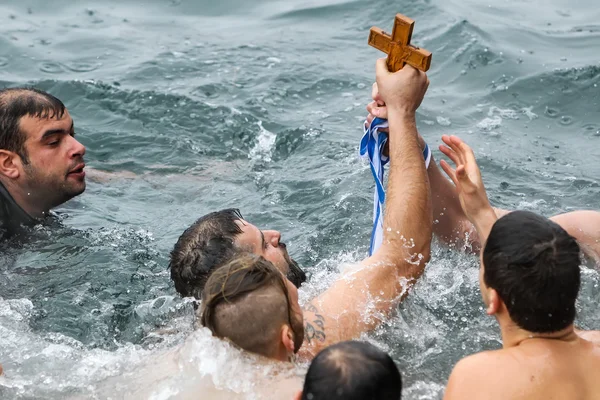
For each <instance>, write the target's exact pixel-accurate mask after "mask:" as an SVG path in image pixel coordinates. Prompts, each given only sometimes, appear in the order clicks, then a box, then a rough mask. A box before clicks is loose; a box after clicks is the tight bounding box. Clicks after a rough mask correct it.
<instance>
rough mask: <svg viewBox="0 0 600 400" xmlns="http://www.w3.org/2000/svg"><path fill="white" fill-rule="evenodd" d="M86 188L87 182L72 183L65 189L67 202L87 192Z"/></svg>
mask: <svg viewBox="0 0 600 400" xmlns="http://www.w3.org/2000/svg"><path fill="white" fill-rule="evenodd" d="M85 188H86V184H85V180H82V181H78V182H70V184H69V185H68V186H67V187H66V188H65V189H66V190H65V198H66V200H65V201H68V200H71V199H72V198H73V197H76V196H79V195H80V194H82V193H83V192H85Z"/></svg>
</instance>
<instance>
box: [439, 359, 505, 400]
mask: <svg viewBox="0 0 600 400" xmlns="http://www.w3.org/2000/svg"><path fill="white" fill-rule="evenodd" d="M512 360H513V359H512V357H510V356H508V355H507V354H506V353H505V352H504V351H501V350H495V351H484V352H481V353H477V354H474V355H471V356H468V357H465V358H463V359H462V360H460V361H459V362H458V363H457V364H456V365H455V366H454V369H453V370H452V373H451V374H450V378H449V379H448V386H447V387H446V393H445V396H444V400H454V399H466V398H473V394H474V393H486V392H487V393H489V392H490V389H491V388H493V386H494V384H495V380H496V379H495V378H496V377H497V375H498V374H496V373H492V372H493V371H506V372H507V373H508V371H510V370H511V368H512V366H511V364H512V362H513V361H512Z"/></svg>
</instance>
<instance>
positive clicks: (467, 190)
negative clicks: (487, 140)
mask: <svg viewBox="0 0 600 400" xmlns="http://www.w3.org/2000/svg"><path fill="white" fill-rule="evenodd" d="M442 141H443V142H444V143H445V144H446V145H445V146H444V145H440V151H441V152H442V153H444V154H445V155H446V156H447V157H448V158H449V159H450V160H452V162H453V163H454V164H455V165H456V168H452V167H451V166H450V164H448V163H447V162H446V161H444V160H442V161H441V162H440V165H441V167H442V169H443V170H444V172H445V173H446V174H447V175H448V176H449V177H450V179H452V182H454V185H455V186H456V191H457V193H458V197H459V200H460V205H461V206H462V209H463V212H464V213H465V215H466V216H467V218H468V219H469V221H471V222H472V223H473V224H474V225H475V226H476V227H477V228H478V231H479V226H481V225H482V223H483V222H484V221H482V218H488V217H490V216H491V215H492V214H493V215H494V222H495V215H496V214H495V212H494V209H493V208H492V206H491V204H490V201H489V199H488V197H487V193H486V191H485V186H484V185H483V180H482V179H481V172H480V171H479V166H478V165H477V161H475V154H474V153H473V150H472V149H471V148H470V147H469V146H468V145H467V144H466V143H465V142H463V141H462V140H461V139H460V138H458V137H457V136H447V135H444V136H442ZM490 211H491V214H490ZM492 224H493V222H492ZM486 225H487V224H486ZM489 229H491V226H489ZM484 233H485V232H480V235H481V234H484ZM485 236H486V237H487V233H485Z"/></svg>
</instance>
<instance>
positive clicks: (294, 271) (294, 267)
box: [283, 245, 306, 288]
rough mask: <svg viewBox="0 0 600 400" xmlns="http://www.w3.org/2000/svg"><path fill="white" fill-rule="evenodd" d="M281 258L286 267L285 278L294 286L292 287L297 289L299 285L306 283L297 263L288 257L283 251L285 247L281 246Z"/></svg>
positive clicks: (303, 273)
mask: <svg viewBox="0 0 600 400" xmlns="http://www.w3.org/2000/svg"><path fill="white" fill-rule="evenodd" d="M283 258H284V259H285V262H286V263H287V265H288V273H287V274H286V277H287V278H288V279H289V280H290V282H292V283H293V284H294V286H296V287H297V288H299V287H300V285H302V284H303V283H304V282H306V273H305V272H304V271H303V270H302V268H300V266H299V265H298V263H297V262H296V261H294V260H293V259H292V258H291V257H290V255H289V254H288V252H287V250H285V245H284V246H283Z"/></svg>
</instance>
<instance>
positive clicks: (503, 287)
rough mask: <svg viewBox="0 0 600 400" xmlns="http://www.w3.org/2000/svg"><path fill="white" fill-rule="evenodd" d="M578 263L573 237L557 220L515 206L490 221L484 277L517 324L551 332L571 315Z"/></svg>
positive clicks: (564, 324) (567, 322)
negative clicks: (515, 208) (514, 209)
mask: <svg viewBox="0 0 600 400" xmlns="http://www.w3.org/2000/svg"><path fill="white" fill-rule="evenodd" d="M580 263H581V259H580V249H579V245H578V244H577V241H576V240H575V238H573V237H572V236H571V235H569V234H568V233H567V232H566V231H565V230H564V229H563V228H561V227H560V225H558V224H556V223H554V222H552V221H550V220H549V219H548V218H545V217H542V216H540V215H537V214H534V213H532V212H528V211H514V212H512V213H510V214H508V215H505V216H504V217H502V218H500V219H499V220H498V221H496V223H495V224H494V226H493V227H492V231H491V232H490V235H489V237H488V239H487V243H486V245H485V248H484V250H483V268H484V275H483V280H484V282H485V284H486V286H488V287H491V288H493V289H495V290H496V291H497V292H498V295H499V296H500V298H501V299H502V301H503V302H504V303H505V304H506V308H507V310H508V313H509V314H510V317H511V319H512V320H513V321H514V322H515V323H516V324H517V325H518V326H519V327H521V328H522V329H525V330H526V331H529V332H535V333H552V332H557V331H560V330H563V329H565V328H567V327H568V326H569V325H571V324H573V322H574V320H575V301H576V300H577V295H578V293H579V286H580V283H581V271H580V267H579V266H580Z"/></svg>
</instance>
